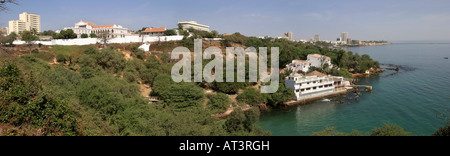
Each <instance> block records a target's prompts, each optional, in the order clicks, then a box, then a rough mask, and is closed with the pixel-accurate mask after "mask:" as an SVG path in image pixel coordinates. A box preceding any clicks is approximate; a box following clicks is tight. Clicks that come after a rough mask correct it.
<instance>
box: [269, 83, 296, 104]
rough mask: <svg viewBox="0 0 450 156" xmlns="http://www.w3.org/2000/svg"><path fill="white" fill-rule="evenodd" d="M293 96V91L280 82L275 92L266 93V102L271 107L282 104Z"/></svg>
mask: <svg viewBox="0 0 450 156" xmlns="http://www.w3.org/2000/svg"><path fill="white" fill-rule="evenodd" d="M294 96H295V93H294V91H293V90H292V89H290V88H286V87H285V86H284V84H282V83H280V85H279V88H278V90H277V92H275V93H273V94H270V95H268V98H267V101H268V102H267V104H269V105H271V106H273V107H278V106H282V105H283V104H284V103H285V102H288V101H289V100H292V98H293V97H294Z"/></svg>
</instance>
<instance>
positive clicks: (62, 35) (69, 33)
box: [53, 29, 77, 39]
mask: <svg viewBox="0 0 450 156" xmlns="http://www.w3.org/2000/svg"><path fill="white" fill-rule="evenodd" d="M53 38H54V39H74V38H77V34H75V33H74V32H73V30H72V29H67V30H61V32H59V34H54V36H53Z"/></svg>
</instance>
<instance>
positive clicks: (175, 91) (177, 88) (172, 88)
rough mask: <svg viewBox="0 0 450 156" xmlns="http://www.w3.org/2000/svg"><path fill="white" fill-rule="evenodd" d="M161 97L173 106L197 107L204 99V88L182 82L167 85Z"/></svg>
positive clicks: (183, 107) (177, 107)
mask: <svg viewBox="0 0 450 156" xmlns="http://www.w3.org/2000/svg"><path fill="white" fill-rule="evenodd" d="M165 87H167V89H163V90H162V93H160V96H161V98H162V99H163V100H164V101H165V102H166V103H167V104H168V105H169V106H171V107H173V108H176V109H186V108H190V107H197V106H200V104H202V102H203V101H204V93H203V89H202V88H200V87H198V86H197V85H195V84H193V83H180V84H173V85H169V86H165Z"/></svg>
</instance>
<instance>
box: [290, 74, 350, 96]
mask: <svg viewBox="0 0 450 156" xmlns="http://www.w3.org/2000/svg"><path fill="white" fill-rule="evenodd" d="M345 84H350V83H349V82H345V81H344V78H343V77H336V76H329V75H325V74H322V73H320V72H317V71H314V72H312V73H310V74H308V75H306V76H302V75H300V74H292V75H290V76H289V77H287V78H286V80H285V86H286V88H291V89H292V90H294V93H295V100H297V101H299V100H302V99H305V98H314V97H320V96H324V95H327V94H332V93H334V92H340V91H345Z"/></svg>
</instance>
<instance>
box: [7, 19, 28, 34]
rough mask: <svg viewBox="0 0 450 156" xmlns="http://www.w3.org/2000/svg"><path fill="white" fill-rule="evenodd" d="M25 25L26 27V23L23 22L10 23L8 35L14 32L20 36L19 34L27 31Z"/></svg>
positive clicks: (14, 21)
mask: <svg viewBox="0 0 450 156" xmlns="http://www.w3.org/2000/svg"><path fill="white" fill-rule="evenodd" d="M25 25H26V24H25V22H23V21H21V20H13V21H9V30H8V34H11V33H13V32H14V33H16V34H19V32H22V31H25V30H26V27H25Z"/></svg>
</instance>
